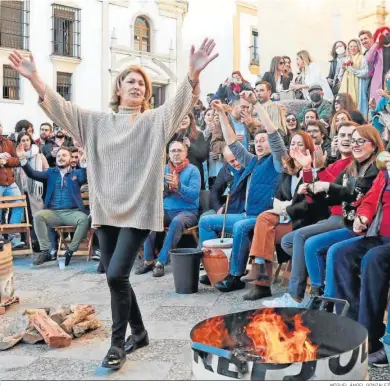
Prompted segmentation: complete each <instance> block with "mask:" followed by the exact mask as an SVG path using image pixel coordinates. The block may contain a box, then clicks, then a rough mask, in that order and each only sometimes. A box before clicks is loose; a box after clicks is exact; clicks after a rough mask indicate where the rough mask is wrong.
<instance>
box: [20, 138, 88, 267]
mask: <svg viewBox="0 0 390 386" xmlns="http://www.w3.org/2000/svg"><path fill="white" fill-rule="evenodd" d="M16 154H17V155H18V157H19V159H20V165H21V166H22V167H23V170H24V172H25V173H26V175H27V176H28V177H29V178H32V179H33V180H37V181H40V182H46V183H47V191H46V196H45V202H44V209H43V210H41V211H39V212H37V213H36V214H35V216H34V229H35V233H36V235H37V238H38V241H39V246H40V249H41V253H40V254H39V255H38V256H37V257H36V258H34V259H33V265H41V264H43V263H46V262H48V261H51V260H53V259H55V257H54V256H52V255H51V254H50V241H49V236H48V229H47V227H52V228H54V227H57V226H73V227H75V228H76V231H75V233H74V235H73V238H72V242H71V243H70V245H69V249H68V250H67V251H66V252H65V265H66V266H67V265H69V262H70V260H71V258H72V255H73V253H74V252H76V251H77V249H78V247H79V245H80V243H81V241H82V240H83V238H84V237H85V236H86V234H87V231H88V228H89V217H88V212H87V210H86V208H85V207H84V204H83V200H82V198H81V193H80V187H81V185H83V184H85V183H86V181H87V174H86V170H85V169H77V170H72V168H71V166H70V161H71V153H70V150H69V149H68V148H65V147H62V148H60V149H59V150H58V152H57V155H56V167H55V168H49V169H47V170H46V171H44V172H39V171H36V170H34V169H33V168H32V167H31V166H30V165H29V164H28V163H27V160H26V158H25V151H24V148H23V145H22V144H20V145H19V146H18V147H17V149H16Z"/></svg>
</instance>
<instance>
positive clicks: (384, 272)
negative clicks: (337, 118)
mask: <svg viewBox="0 0 390 386" xmlns="http://www.w3.org/2000/svg"><path fill="white" fill-rule="evenodd" d="M386 161H387V162H386V166H387V170H386V171H382V172H380V173H379V174H378V176H377V178H376V179H375V181H374V183H373V185H372V188H371V189H370V191H369V192H368V193H367V194H366V196H365V198H364V200H363V202H362V203H361V205H360V206H359V209H358V210H357V215H358V216H357V218H356V219H355V222H354V224H353V230H354V232H355V233H357V234H364V233H365V232H366V235H365V237H358V238H356V239H355V240H354V241H353V242H352V243H351V244H348V245H345V246H344V247H341V248H339V250H338V251H337V258H336V259H335V264H334V269H333V272H332V274H333V277H334V286H335V294H336V297H338V298H341V299H345V300H347V301H348V302H349V303H350V305H351V307H350V311H349V316H350V317H351V318H353V319H355V320H358V321H359V323H361V324H362V325H364V326H365V327H366V328H367V330H368V340H369V344H370V347H369V353H370V354H369V356H368V363H369V364H370V365H373V366H376V367H383V366H388V361H387V357H386V353H385V350H384V348H383V345H382V344H381V342H380V340H379V339H380V338H381V337H382V336H383V334H384V331H385V326H384V324H383V318H384V314H385V310H386V306H387V294H388V292H389V280H390V185H389V171H390V157H387V159H386ZM370 224H371V225H370ZM369 225H370V226H369ZM368 227H369V229H368ZM367 229H368V230H367Z"/></svg>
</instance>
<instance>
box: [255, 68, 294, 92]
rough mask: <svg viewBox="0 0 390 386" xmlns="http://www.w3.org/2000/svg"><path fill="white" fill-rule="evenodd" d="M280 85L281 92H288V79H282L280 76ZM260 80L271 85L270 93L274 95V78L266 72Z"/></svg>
mask: <svg viewBox="0 0 390 386" xmlns="http://www.w3.org/2000/svg"><path fill="white" fill-rule="evenodd" d="M280 78H281V81H282V85H283V90H288V88H289V86H290V81H291V80H290V78H287V77H284V76H283V75H281V76H280ZM261 80H265V81H267V82H268V83H269V84H270V85H271V93H272V94H274V93H276V82H275V77H274V74H273V73H272V72H270V71H267V72H266V73H265V74H264V75H263V77H262V79H261Z"/></svg>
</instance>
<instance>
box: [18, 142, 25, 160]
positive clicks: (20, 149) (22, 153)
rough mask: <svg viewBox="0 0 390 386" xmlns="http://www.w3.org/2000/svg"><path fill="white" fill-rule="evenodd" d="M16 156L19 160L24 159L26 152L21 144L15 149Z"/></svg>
mask: <svg viewBox="0 0 390 386" xmlns="http://www.w3.org/2000/svg"><path fill="white" fill-rule="evenodd" d="M16 155H17V156H18V158H19V159H23V158H25V157H26V152H25V151H24V146H23V144H22V143H19V145H18V146H17V147H16Z"/></svg>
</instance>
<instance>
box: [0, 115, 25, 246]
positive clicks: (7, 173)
mask: <svg viewBox="0 0 390 386" xmlns="http://www.w3.org/2000/svg"><path fill="white" fill-rule="evenodd" d="M16 166H19V158H18V157H17V156H16V152H15V148H14V146H13V144H12V142H11V141H10V140H9V139H6V138H5V137H3V126H2V124H1V122H0V197H10V196H20V195H21V193H20V190H19V188H18V186H17V185H16V183H15V178H14V168H15V167H16ZM15 202H17V201H15ZM22 216H23V208H13V209H12V211H11V218H10V220H9V223H10V224H20V223H21V221H22ZM9 236H10V238H11V240H12V241H11V242H12V246H13V247H16V246H18V245H19V244H20V234H19V233H15V234H10V235H9Z"/></svg>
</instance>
